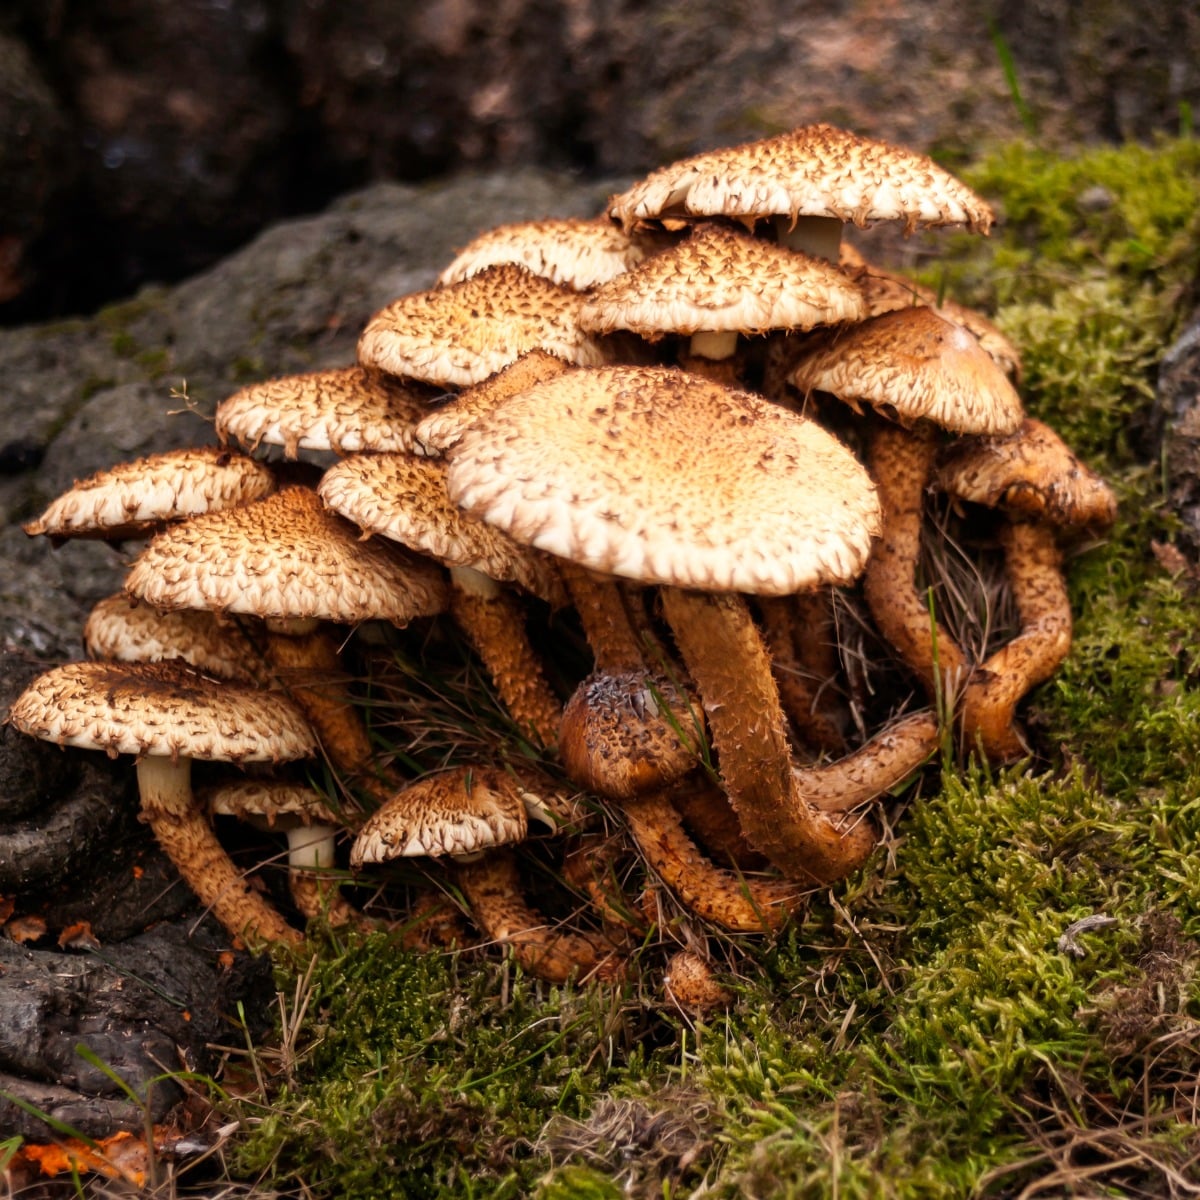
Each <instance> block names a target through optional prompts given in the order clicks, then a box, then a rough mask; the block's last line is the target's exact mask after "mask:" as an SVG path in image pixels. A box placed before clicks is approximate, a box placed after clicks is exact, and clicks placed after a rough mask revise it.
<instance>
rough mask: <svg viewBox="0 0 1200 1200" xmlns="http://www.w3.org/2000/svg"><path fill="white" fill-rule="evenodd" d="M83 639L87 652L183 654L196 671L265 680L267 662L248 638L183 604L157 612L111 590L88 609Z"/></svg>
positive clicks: (140, 658)
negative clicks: (180, 607)
mask: <svg viewBox="0 0 1200 1200" xmlns="http://www.w3.org/2000/svg"><path fill="white" fill-rule="evenodd" d="M83 645H84V649H85V650H86V651H87V654H88V657H89V658H105V659H108V660H110V661H112V662H168V661H170V660H171V659H179V660H181V661H182V662H185V663H187V664H188V665H189V666H192V667H195V668H196V669H197V670H198V671H204V672H205V673H206V674H209V675H219V676H220V677H221V678H222V679H236V680H240V681H241V682H243V683H258V684H264V683H266V682H267V681H268V679H269V678H270V672H269V671H268V669H267V667H266V664H265V663H263V661H262V659H261V656H260V655H259V654H258V652H257V651H256V650H255V648H254V646H253V645H252V644H251V642H250V639H249V638H247V637H246V635H245V634H244V633H242V631H241V630H240V629H239V628H238V627H237V626H236V625H234V624H233V623H231V622H221V621H218V620H217V618H216V617H215V616H214V615H213V614H212V613H211V612H200V611H192V610H190V609H186V608H184V609H180V610H179V611H178V612H166V613H163V612H158V611H157V610H155V609H153V608H151V607H150V606H149V605H148V604H139V603H137V602H136V601H134V600H130V599H129V597H128V596H125V595H119V596H109V597H107V598H106V599H104V600H101V601H100V602H99V603H98V604H97V605H96V606H95V607H94V608H93V609H92V611H91V612H90V613H89V614H88V619H87V621H86V623H85V624H84V627H83Z"/></svg>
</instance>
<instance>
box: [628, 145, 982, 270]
mask: <svg viewBox="0 0 1200 1200" xmlns="http://www.w3.org/2000/svg"><path fill="white" fill-rule="evenodd" d="M608 211H609V216H611V217H612V218H613V219H614V220H615V221H618V222H619V223H620V224H621V225H622V226H623V227H624V228H625V229H632V228H634V227H635V226H636V225H637V224H638V223H639V222H642V221H646V220H653V219H661V218H664V217H672V216H689V217H697V216H710V217H711V216H722V215H723V216H727V217H734V218H737V219H739V220H742V221H745V222H746V223H747V224H750V223H753V222H755V221H758V220H761V219H765V218H770V217H777V218H779V220H778V221H777V228H779V229H780V231H781V237H782V236H786V235H787V234H788V233H789V232H793V231H796V230H801V231H802V232H803V236H805V237H807V238H808V239H809V241H808V244H807V245H805V246H801V247H799V248H803V249H808V248H810V247H811V248H812V249H811V252H815V253H820V254H821V255H822V257H824V258H829V259H831V260H836V258H837V247H838V242H839V240H840V237H841V227H842V225H843V224H844V223H847V222H853V223H854V224H855V225H860V226H862V225H869V224H873V223H874V222H876V221H902V222H903V223H904V229H905V232H906V233H908V232H911V231H912V230H914V229H917V228H920V227H922V226H938V225H966V226H967V228H969V229H971V230H973V231H976V232H979V233H984V234H986V233H987V232H988V230H989V229H990V228H991V224H992V220H993V214H992V210H991V208H990V207H989V206H988V205H987V204H986V203H985V202H984V201H983V200H982V199H981V198H980V197H979V196H977V195H976V194H975V193H974V192H973V191H971V189H970V188H968V187H967V186H966V185H965V184H963V183H961V182H959V180H957V179H955V178H954V176H952V175H951V174H950V173H949V172H947V171H945V170H944V169H943V168H941V167H939V166H938V165H937V164H936V163H935V162H933V160H932V159H930V158H927V157H926V156H925V155H923V154H916V153H914V152H913V151H911V150H906V149H903V148H901V147H898V146H891V145H888V144H887V143H886V142H880V141H875V140H873V139H871V138H864V137H859V136H858V135H857V134H854V133H850V132H848V131H847V130H843V129H836V128H834V127H833V126H831V125H824V124H818V125H804V126H801V127H800V128H798V129H793V130H791V131H790V132H788V133H782V134H779V135H777V136H776V137H771V138H765V139H763V140H761V141H757V142H748V143H746V144H744V145H740V146H727V147H723V148H721V149H717V150H709V151H706V152H705V153H703V154H697V155H694V156H693V157H691V158H687V159H684V160H682V161H681V162H677V163H671V164H670V165H668V166H665V167H660V168H659V169H658V170H657V171H654V172H652V173H651V174H650V175H648V176H647V177H646V178H645V179H644V180H642V181H641V182H640V183H637V184H635V185H634V186H633V187H632V188H630V189H629V190H628V191H627V192H625V193H624V194H622V195H620V196H614V197H613V198H612V200H610V202H609V210H608ZM817 222H825V223H827V226H826V227H824V228H822V227H821V226H820V225H817V226H816V228H815V229H813V228H812V226H813V225H814V223H817Z"/></svg>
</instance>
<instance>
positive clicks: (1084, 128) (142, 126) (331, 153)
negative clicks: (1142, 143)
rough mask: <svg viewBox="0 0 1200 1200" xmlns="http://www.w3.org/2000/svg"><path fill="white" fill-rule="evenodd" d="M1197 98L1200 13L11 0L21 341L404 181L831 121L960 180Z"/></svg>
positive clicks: (13, 254)
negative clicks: (963, 162) (981, 159)
mask: <svg viewBox="0 0 1200 1200" xmlns="http://www.w3.org/2000/svg"><path fill="white" fill-rule="evenodd" d="M1006 55H1007V57H1008V60H1009V61H1010V63H1011V66H1012V69H1013V71H1014V72H1015V75H1016V78H1017V79H1018V80H1019V83H1020V96H1021V100H1022V101H1023V104H1024V105H1026V106H1028V111H1025V110H1024V109H1023V108H1022V105H1021V104H1017V103H1015V102H1014V96H1013V91H1012V88H1011V86H1010V82H1009V78H1008V77H1007V74H1006V69H1005V59H1006ZM1198 103H1200V9H1197V6H1196V5H1195V3H1194V0H1160V2H1158V3H1155V4H1150V5H1147V4H1142V5H1136V6H1130V5H1126V4H1118V3H1115V2H1112V0H1090V2H1089V3H1086V4H1080V3H1072V2H1071V0H998V2H992V3H989V2H988V0H959V2H957V3H947V2H944V0H941V2H937V3H924V4H918V3H915V2H912V0H813V2H811V3H796V2H794V0H793V2H787V0H687V2H683V0H649V2H645V0H642V2H639V0H561V2H560V0H429V2H428V3H420V4H418V3H412V2H397V0H362V2H361V3H359V4H356V5H346V4H340V3H335V2H334V0H91V2H89V3H86V4H85V3H69V2H68V0H9V2H8V3H7V4H6V5H4V6H3V10H2V11H0V178H2V179H3V180H4V187H3V190H2V194H0V321H3V322H4V323H7V324H13V323H17V322H26V321H33V320H42V319H45V318H47V317H51V316H58V315H62V314H67V313H81V312H86V311H90V310H92V309H94V308H96V307H97V306H98V305H100V304H102V303H104V302H106V301H110V300H112V299H114V298H117V297H121V296H126V295H129V294H132V293H133V292H134V291H135V290H136V289H137V288H138V286H139V285H141V284H142V283H145V282H147V281H149V280H158V281H172V280H177V279H180V278H183V277H185V276H187V275H190V274H192V273H194V272H195V271H197V270H199V269H200V268H202V267H204V266H205V265H207V264H209V263H211V262H213V261H215V260H216V259H217V258H218V257H220V256H222V255H223V254H225V253H228V252H229V251H230V250H231V249H232V248H234V247H236V246H238V245H240V244H243V243H244V242H245V241H246V240H247V239H248V238H249V237H251V236H252V235H253V234H254V233H255V232H256V231H258V230H259V229H262V228H263V227H265V226H267V225H269V224H270V223H272V222H273V221H276V220H278V219H279V218H281V217H286V216H295V215H297V214H301V213H309V212H314V211H317V210H319V209H320V208H322V207H323V206H324V205H325V204H327V203H328V202H329V201H330V200H331V199H332V198H333V197H335V196H337V195H340V194H342V193H344V192H346V191H348V190H350V189H353V188H357V187H361V186H363V185H365V184H368V183H371V182H373V181H376V180H380V179H394V180H400V181H404V182H417V181H422V180H425V179H429V178H433V177H436V176H444V175H446V174H448V173H451V172H454V171H457V170H461V169H463V168H479V169H487V170H496V169H506V168H512V167H519V166H522V165H528V164H537V165H539V166H542V167H548V168H552V169H555V170H569V171H573V172H578V173H580V174H581V175H585V176H596V177H618V176H623V175H633V174H635V173H638V172H642V171H645V170H647V169H649V168H651V167H654V166H656V165H658V164H659V163H661V162H664V161H667V160H670V159H671V158H674V157H678V156H680V155H683V154H687V153H689V152H692V151H695V150H698V149H701V148H705V147H709V146H712V145H715V144H718V143H722V142H732V141H738V140H744V139H747V138H752V137H758V136H761V135H763V134H766V133H771V132H776V131H778V130H781V129H784V128H788V127H790V126H792V125H796V124H801V123H805V122H808V121H814V120H829V121H833V122H835V123H840V124H845V125H848V126H851V127H853V128H856V129H858V130H860V131H862V132H866V133H869V134H871V135H873V136H877V137H883V138H889V139H894V140H899V141H903V142H905V143H908V144H910V145H913V146H916V147H919V148H922V149H925V150H928V151H932V152H933V153H934V154H935V155H936V156H938V157H939V158H940V159H941V160H942V161H943V162H946V163H947V164H948V165H951V166H952V165H953V163H954V161H955V160H956V159H958V158H960V157H961V156H962V155H964V154H966V153H968V152H971V151H974V150H976V149H977V148H978V147H979V146H980V145H981V144H985V143H986V142H987V141H989V140H991V139H993V138H997V137H1004V136H1009V135H1012V134H1014V133H1019V132H1021V130H1022V127H1023V123H1024V122H1025V121H1027V120H1030V119H1036V121H1037V127H1038V131H1039V136H1040V137H1041V138H1042V139H1043V140H1047V141H1051V142H1056V141H1057V142H1073V143H1079V142H1088V141H1093V140H1097V139H1118V138H1122V137H1140V138H1144V137H1148V136H1150V135H1152V134H1153V133H1154V131H1156V130H1159V129H1164V130H1170V131H1172V132H1174V131H1176V130H1177V129H1178V128H1179V124H1180V120H1181V113H1183V114H1186V112H1187V111H1189V107H1192V108H1194V107H1195V106H1196V105H1197V104H1198Z"/></svg>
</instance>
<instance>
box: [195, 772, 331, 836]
mask: <svg viewBox="0 0 1200 1200" xmlns="http://www.w3.org/2000/svg"><path fill="white" fill-rule="evenodd" d="M204 802H205V807H206V808H207V809H208V811H209V813H211V814H212V815H214V816H218V817H238V818H239V819H241V820H243V821H247V820H253V819H254V818H262V819H263V823H264V824H265V825H266V826H267V827H268V828H278V829H285V830H286V829H295V828H297V827H299V826H302V825H340V824H341V823H342V822H341V818H340V817H339V816H338V814H337V813H335V812H334V811H333V809H331V808H330V807H329V805H327V804H326V803H325V801H324V800H323V799H322V797H321V795H320V793H319V792H316V791H314V790H313V789H312V788H310V787H307V786H306V785H304V784H302V783H284V782H281V781H279V780H264V779H231V780H227V781H226V782H225V783H222V784H219V785H218V786H216V787H212V788H208V789H206V790H205V792H204Z"/></svg>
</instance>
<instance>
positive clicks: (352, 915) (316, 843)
mask: <svg viewBox="0 0 1200 1200" xmlns="http://www.w3.org/2000/svg"><path fill="white" fill-rule="evenodd" d="M336 835H337V829H336V828H335V827H334V826H332V825H320V824H313V825H297V826H295V827H294V828H291V829H288V830H287V840H288V891H289V892H290V893H291V896H292V902H293V903H294V904H295V906H296V908H297V909H298V910H299V912H300V915H301V916H303V917H305V918H312V917H324V918H325V919H326V920H327V921H328V922H329V924H330V925H331V926H333V927H335V928H339V927H345V926H350V927H353V928H356V929H362V930H364V931H365V930H370V929H375V928H377V925H376V923H375V922H373V921H371V920H370V919H369V918H367V917H364V916H363V914H362V913H360V912H359V911H358V910H357V909H356V908H355V907H354V905H352V904H351V903H350V902H349V901H348V900H347V899H346V898H345V897H344V896H343V895H342V893H341V892H340V891H339V890H338V881H337V880H336V879H335V878H334V877H333V876H332V875H330V874H329V871H330V869H331V868H332V867H333V865H334V857H333V855H334V838H335V837H336Z"/></svg>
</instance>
